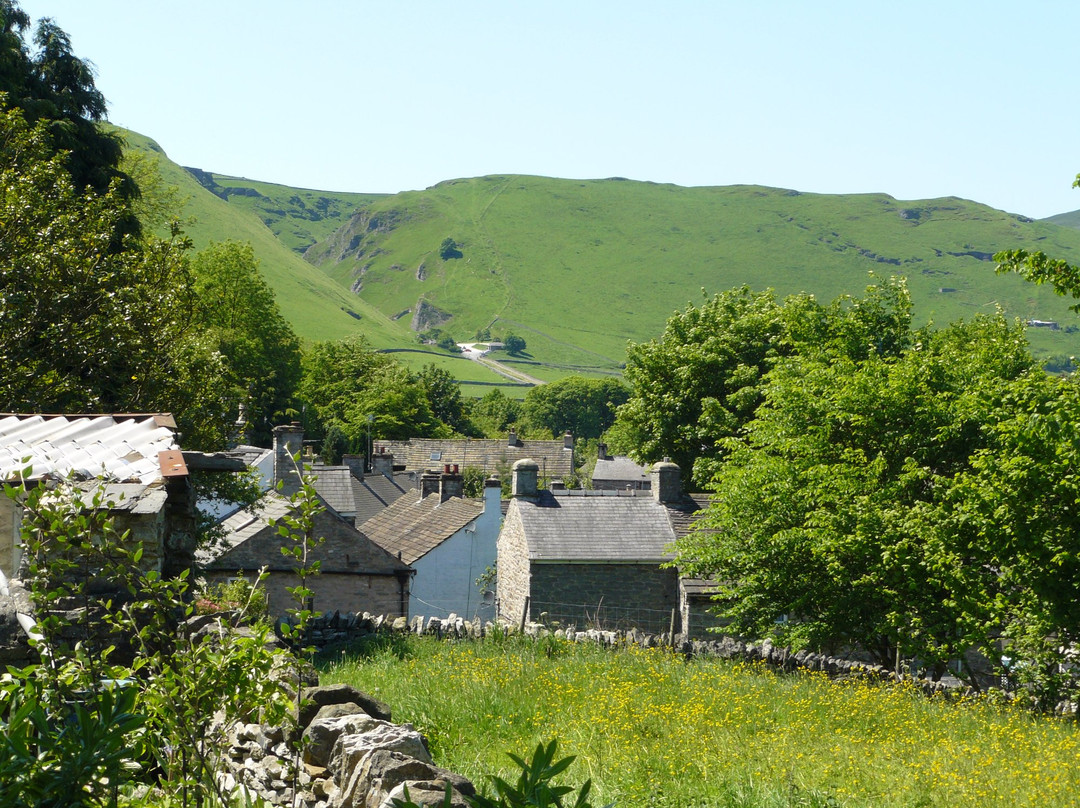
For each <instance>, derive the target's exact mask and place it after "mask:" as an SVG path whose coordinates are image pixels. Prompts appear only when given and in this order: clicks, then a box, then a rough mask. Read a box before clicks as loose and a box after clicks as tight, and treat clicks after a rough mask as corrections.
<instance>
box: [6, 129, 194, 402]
mask: <svg viewBox="0 0 1080 808" xmlns="http://www.w3.org/2000/svg"><path fill="white" fill-rule="evenodd" d="M0 204H2V205H3V208H2V211H0V324H2V328H0V373H2V374H3V377H4V383H3V385H0V389H2V390H3V393H2V395H3V399H4V406H5V407H6V408H8V409H30V410H38V411H46V410H83V411H85V410H87V409H91V410H98V411H110V410H118V409H154V408H156V407H157V406H159V405H160V404H162V403H163V402H164V401H165V400H168V398H169V391H170V390H171V389H172V388H173V384H174V380H175V378H176V375H177V374H176V371H175V367H174V357H173V356H172V354H171V348H172V347H173V346H175V345H176V344H177V343H178V342H179V341H180V340H181V339H182V337H183V335H184V333H185V331H186V327H187V322H188V320H189V319H190V316H191V313H192V309H193V305H194V294H193V291H192V286H191V280H190V276H189V274H188V271H187V268H186V265H185V263H184V258H183V253H184V250H185V249H186V247H187V243H186V241H185V240H184V239H182V238H181V237H179V236H178V235H177V236H175V237H173V238H171V239H168V240H164V241H162V240H158V239H141V238H137V237H135V236H127V237H125V241H124V245H123V246H124V249H122V250H116V249H113V245H114V234H115V228H116V225H117V222H118V220H120V219H122V218H124V217H125V216H126V215H127V213H128V210H129V208H128V205H127V203H126V201H125V200H124V198H123V197H122V195H119V194H117V193H116V192H115V189H110V190H108V191H106V192H105V193H103V194H99V193H97V192H95V191H93V190H91V189H86V190H79V189H78V188H76V186H75V184H74V183H73V182H72V180H71V176H70V173H69V172H68V170H67V167H66V160H65V157H64V155H63V153H60V152H57V150H56V147H55V144H54V142H53V140H52V136H51V135H50V133H49V131H48V128H47V127H46V126H45V125H44V124H41V123H38V124H36V125H33V126H31V125H29V124H28V123H27V122H26V121H25V120H24V118H23V115H22V113H21V112H20V111H18V110H14V109H13V110H7V111H3V112H0Z"/></svg>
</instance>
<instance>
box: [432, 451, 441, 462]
mask: <svg viewBox="0 0 1080 808" xmlns="http://www.w3.org/2000/svg"><path fill="white" fill-rule="evenodd" d="M431 459H432V460H442V452H441V451H439V450H438V449H436V450H435V451H434V452H432V453H431Z"/></svg>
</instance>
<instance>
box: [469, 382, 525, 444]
mask: <svg viewBox="0 0 1080 808" xmlns="http://www.w3.org/2000/svg"><path fill="white" fill-rule="evenodd" d="M469 417H470V418H471V419H472V421H473V423H475V424H476V425H477V426H478V427H479V428H480V431H481V432H483V434H484V436H485V437H488V438H496V437H505V436H506V432H507V430H509V429H511V428H513V427H514V426H515V425H516V424H517V423H518V421H519V419H521V417H522V404H521V403H520V402H518V401H515V400H514V399H512V398H510V397H509V396H507V395H506V393H504V392H503V391H502V390H500V389H499V388H497V387H496V388H495V389H494V390H491V391H490V392H488V393H486V394H485V395H484V396H483V398H480V399H477V400H476V401H474V402H473V403H472V409H471V411H470V413H469Z"/></svg>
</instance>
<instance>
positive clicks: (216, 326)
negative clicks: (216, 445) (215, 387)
mask: <svg viewBox="0 0 1080 808" xmlns="http://www.w3.org/2000/svg"><path fill="white" fill-rule="evenodd" d="M191 271H192V274H193V275H194V280H195V283H194V290H195V295H196V299H197V305H196V308H195V314H194V320H195V324H196V326H197V327H198V328H199V330H200V331H201V332H202V334H203V336H204V337H205V338H207V339H208V340H211V341H212V342H213V344H214V347H215V350H216V352H217V353H219V354H221V355H222V356H224V357H225V359H226V363H227V367H228V372H227V375H226V378H225V382H226V383H227V384H228V385H229V387H230V389H231V393H232V396H233V397H234V401H236V402H237V403H240V402H243V403H245V404H247V407H248V420H249V423H251V424H253V425H254V427H255V434H254V440H255V441H256V443H260V442H261V443H262V444H265V443H266V442H268V441H269V440H270V430H271V429H272V428H273V426H274V425H275V424H277V423H280V421H281V419H282V418H283V417H284V416H285V414H286V411H287V410H289V409H290V407H291V405H292V401H293V396H294V393H295V391H296V388H297V386H298V384H299V382H300V342H299V340H298V339H297V337H296V335H295V334H294V333H293V331H292V328H291V327H290V326H289V324H288V322H286V320H285V318H284V317H282V315H281V311H280V310H279V308H278V305H277V302H276V301H275V300H274V292H273V290H271V289H270V287H269V286H268V285H267V283H266V281H265V280H263V278H262V276H261V275H260V274H259V264H258V260H257V259H256V258H255V254H254V252H253V250H252V248H251V245H250V244H238V243H236V242H232V241H229V242H225V243H222V244H211V245H210V246H209V247H207V248H206V249H204V250H201V251H200V252H198V253H196V254H195V256H194V257H193V258H192V261H191Z"/></svg>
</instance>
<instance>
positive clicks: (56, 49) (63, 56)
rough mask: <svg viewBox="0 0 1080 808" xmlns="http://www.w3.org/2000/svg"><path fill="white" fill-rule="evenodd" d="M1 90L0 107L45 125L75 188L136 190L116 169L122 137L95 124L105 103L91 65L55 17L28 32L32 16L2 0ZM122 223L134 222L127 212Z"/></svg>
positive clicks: (126, 194) (132, 192) (125, 192)
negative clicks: (56, 21)
mask: <svg viewBox="0 0 1080 808" xmlns="http://www.w3.org/2000/svg"><path fill="white" fill-rule="evenodd" d="M0 93H2V94H3V95H4V100H3V102H2V103H0V107H3V108H7V109H10V108H15V109H19V110H21V111H22V113H23V116H24V117H25V119H26V120H27V121H28V122H30V123H31V124H34V123H38V122H41V123H42V124H43V125H44V126H45V127H46V129H47V130H48V132H49V134H50V135H51V137H52V141H53V143H54V146H55V148H57V149H58V150H61V151H63V152H64V153H65V157H64V161H65V168H67V170H68V172H69V174H70V176H71V181H72V183H73V184H74V186H75V188H76V190H79V191H82V190H84V189H86V188H92V189H93V190H95V191H97V192H99V193H104V192H106V191H107V190H109V188H110V187H111V186H113V185H114V184H115V185H116V192H117V193H119V194H120V195H121V196H123V197H125V198H132V197H133V196H135V195H136V194H137V192H138V191H137V188H136V187H135V186H134V184H133V183H132V182H131V181H130V179H129V178H128V176H127V175H126V174H125V173H124V172H123V171H122V170H121V169H120V160H121V156H122V143H121V141H120V138H119V137H118V136H117V135H116V134H115V133H112V132H110V131H107V130H105V129H103V128H101V127H100V126H98V123H99V122H100V121H102V120H104V118H105V113H106V106H105V97H104V96H103V95H102V93H101V91H99V90H98V89H97V87H96V86H95V85H94V71H93V68H92V66H91V65H90V63H89V62H87V61H85V60H83V59H80V58H79V57H77V56H76V55H75V54H74V52H73V51H72V47H71V39H70V38H69V37H68V35H67V34H66V33H65V32H64V31H63V30H62V29H61V28H60V27H59V26H58V25H57V24H56V23H55V22H54V21H53V20H51V19H49V18H45V19H42V20H39V21H38V23H37V26H36V27H35V28H34V29H33V33H32V35H31V26H30V17H29V15H27V14H26V12H24V11H23V10H22V9H20V8H19V5H18V3H16V2H14V0H0ZM121 223H122V224H123V225H125V226H126V227H128V228H131V227H134V226H137V222H136V220H135V219H134V217H130V216H129V217H127V218H125V219H124V220H123V221H122V222H121Z"/></svg>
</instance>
